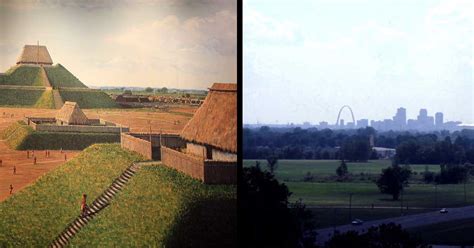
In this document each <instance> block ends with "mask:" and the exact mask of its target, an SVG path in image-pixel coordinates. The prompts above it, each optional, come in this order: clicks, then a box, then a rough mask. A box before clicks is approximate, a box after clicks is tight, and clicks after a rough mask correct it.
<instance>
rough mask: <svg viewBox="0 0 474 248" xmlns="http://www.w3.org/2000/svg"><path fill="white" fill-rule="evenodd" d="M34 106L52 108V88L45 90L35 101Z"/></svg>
mask: <svg viewBox="0 0 474 248" xmlns="http://www.w3.org/2000/svg"><path fill="white" fill-rule="evenodd" d="M35 107H36V108H54V98H53V91H52V90H45V91H43V94H42V95H41V97H40V98H39V99H38V101H36V103H35Z"/></svg>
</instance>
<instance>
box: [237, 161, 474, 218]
mask: <svg viewBox="0 0 474 248" xmlns="http://www.w3.org/2000/svg"><path fill="white" fill-rule="evenodd" d="M253 165H255V160H246V161H244V166H253ZM339 165H340V161H337V160H279V161H278V167H277V170H276V171H275V176H276V178H277V179H278V180H279V181H280V182H283V183H285V184H286V185H287V186H288V188H289V190H290V191H291V192H292V195H291V196H290V199H289V200H290V202H295V201H297V200H299V199H302V200H303V203H304V204H306V205H307V206H308V208H310V209H312V210H313V213H314V214H315V215H316V219H315V224H316V225H317V227H328V226H332V225H334V221H336V224H346V223H348V220H349V216H348V210H346V209H341V207H348V206H349V197H350V193H352V194H353V195H352V206H353V207H355V208H369V209H359V210H355V211H356V212H355V213H357V214H353V218H361V219H363V220H373V219H380V218H388V217H395V216H400V209H399V207H400V201H393V200H392V197H391V196H390V195H386V194H381V193H380V191H379V189H378V187H377V185H376V184H375V183H374V181H373V180H376V178H377V177H378V176H379V175H380V173H381V171H382V169H384V168H386V167H388V166H390V165H391V162H390V161H389V160H371V161H369V162H368V163H347V166H348V171H349V173H351V174H353V175H355V176H356V177H357V180H355V181H350V182H337V181H335V178H334V177H335V175H336V168H337V167H338V166H339ZM260 166H261V168H262V169H267V162H266V161H264V160H260ZM426 166H427V167H428V168H429V170H430V171H432V172H438V171H439V169H440V167H439V165H410V167H411V168H412V170H413V171H414V172H416V173H417V175H414V176H413V177H414V178H417V179H414V180H411V183H410V186H409V187H408V188H406V189H405V190H404V193H403V208H404V212H405V213H406V214H412V213H419V212H424V211H433V209H439V208H442V207H459V206H464V205H466V204H474V183H469V184H467V185H466V201H465V198H464V185H463V184H448V185H438V186H437V188H435V186H434V185H432V184H425V183H422V182H421V181H420V178H421V174H420V173H422V172H424V171H425V167H426ZM307 172H310V173H312V174H313V176H314V177H315V178H316V179H315V180H313V181H311V182H305V181H303V178H304V176H305V175H306V173H307ZM361 173H362V174H361ZM372 204H373V205H374V207H375V209H370V208H371V207H372ZM313 207H317V208H313ZM321 207H323V208H325V209H321ZM378 207H382V208H379V209H377V208H378ZM383 207H389V209H387V208H383ZM407 207H408V210H407V209H406V208H407ZM334 208H338V209H339V214H338V217H337V218H336V220H334V213H333V211H334V210H333V209H334Z"/></svg>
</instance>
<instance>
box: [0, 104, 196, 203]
mask: <svg viewBox="0 0 474 248" xmlns="http://www.w3.org/2000/svg"><path fill="white" fill-rule="evenodd" d="M196 109H197V108H195V107H179V108H175V109H170V112H171V113H167V112H158V111H156V112H155V111H148V110H141V109H140V110H132V109H127V110H121V109H110V110H109V109H99V110H83V111H84V113H85V114H86V115H87V117H89V118H102V119H105V120H108V121H112V122H115V123H117V124H120V125H124V126H129V127H130V129H131V131H132V132H149V131H150V126H151V131H152V132H163V133H179V132H180V131H181V130H182V129H183V127H184V126H185V125H186V123H187V122H188V121H189V120H190V119H191V116H190V115H192V114H193V113H194V112H195V111H196ZM56 111H57V110H54V109H33V108H0V132H1V131H3V130H4V129H5V128H7V127H8V126H9V125H11V124H12V123H13V122H15V121H18V120H22V119H23V117H25V116H35V117H54V116H55V114H56ZM181 113H182V114H181ZM12 115H13V116H12ZM63 152H64V153H66V154H67V159H68V160H69V159H71V158H73V157H75V156H76V155H77V154H78V153H79V151H63ZM50 153H51V155H50V158H46V157H45V151H35V155H36V157H37V164H36V165H33V159H32V158H31V157H30V158H29V159H27V158H26V151H16V150H12V149H10V148H9V147H7V145H6V144H5V142H4V141H1V140H0V159H1V160H2V161H3V163H2V166H0V201H3V200H5V199H6V198H7V197H8V196H10V184H12V185H13V194H15V193H16V192H18V191H19V190H21V189H22V188H24V187H26V186H28V185H29V184H31V183H32V182H34V181H35V180H36V179H37V178H39V177H40V176H41V175H43V174H45V173H47V172H49V171H50V170H52V169H54V168H56V167H57V166H59V165H61V164H62V163H64V153H63V154H61V153H60V152H59V151H50ZM13 166H16V169H17V171H16V172H17V174H16V175H13Z"/></svg>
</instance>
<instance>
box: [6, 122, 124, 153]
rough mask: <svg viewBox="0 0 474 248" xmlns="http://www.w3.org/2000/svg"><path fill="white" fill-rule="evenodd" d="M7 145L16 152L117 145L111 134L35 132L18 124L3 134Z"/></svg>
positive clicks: (23, 124)
mask: <svg viewBox="0 0 474 248" xmlns="http://www.w3.org/2000/svg"><path fill="white" fill-rule="evenodd" d="M1 136H3V138H4V139H6V143H7V145H8V146H9V147H10V148H12V149H16V150H46V149H48V150H59V149H64V150H82V149H85V148H86V147H88V146H90V145H92V144H95V143H119V142H120V135H119V134H113V133H69V132H43V131H35V130H33V129H32V128H31V127H30V126H27V125H26V124H25V123H22V122H18V123H15V124H13V125H12V126H10V127H8V128H7V129H6V130H5V131H4V132H3V135H1Z"/></svg>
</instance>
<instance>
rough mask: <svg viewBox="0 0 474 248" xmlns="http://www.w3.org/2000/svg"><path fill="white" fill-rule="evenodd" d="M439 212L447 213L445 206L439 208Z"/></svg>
mask: <svg viewBox="0 0 474 248" xmlns="http://www.w3.org/2000/svg"><path fill="white" fill-rule="evenodd" d="M439 212H440V213H442V214H447V213H448V210H447V209H446V208H442V209H441V210H439Z"/></svg>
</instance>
